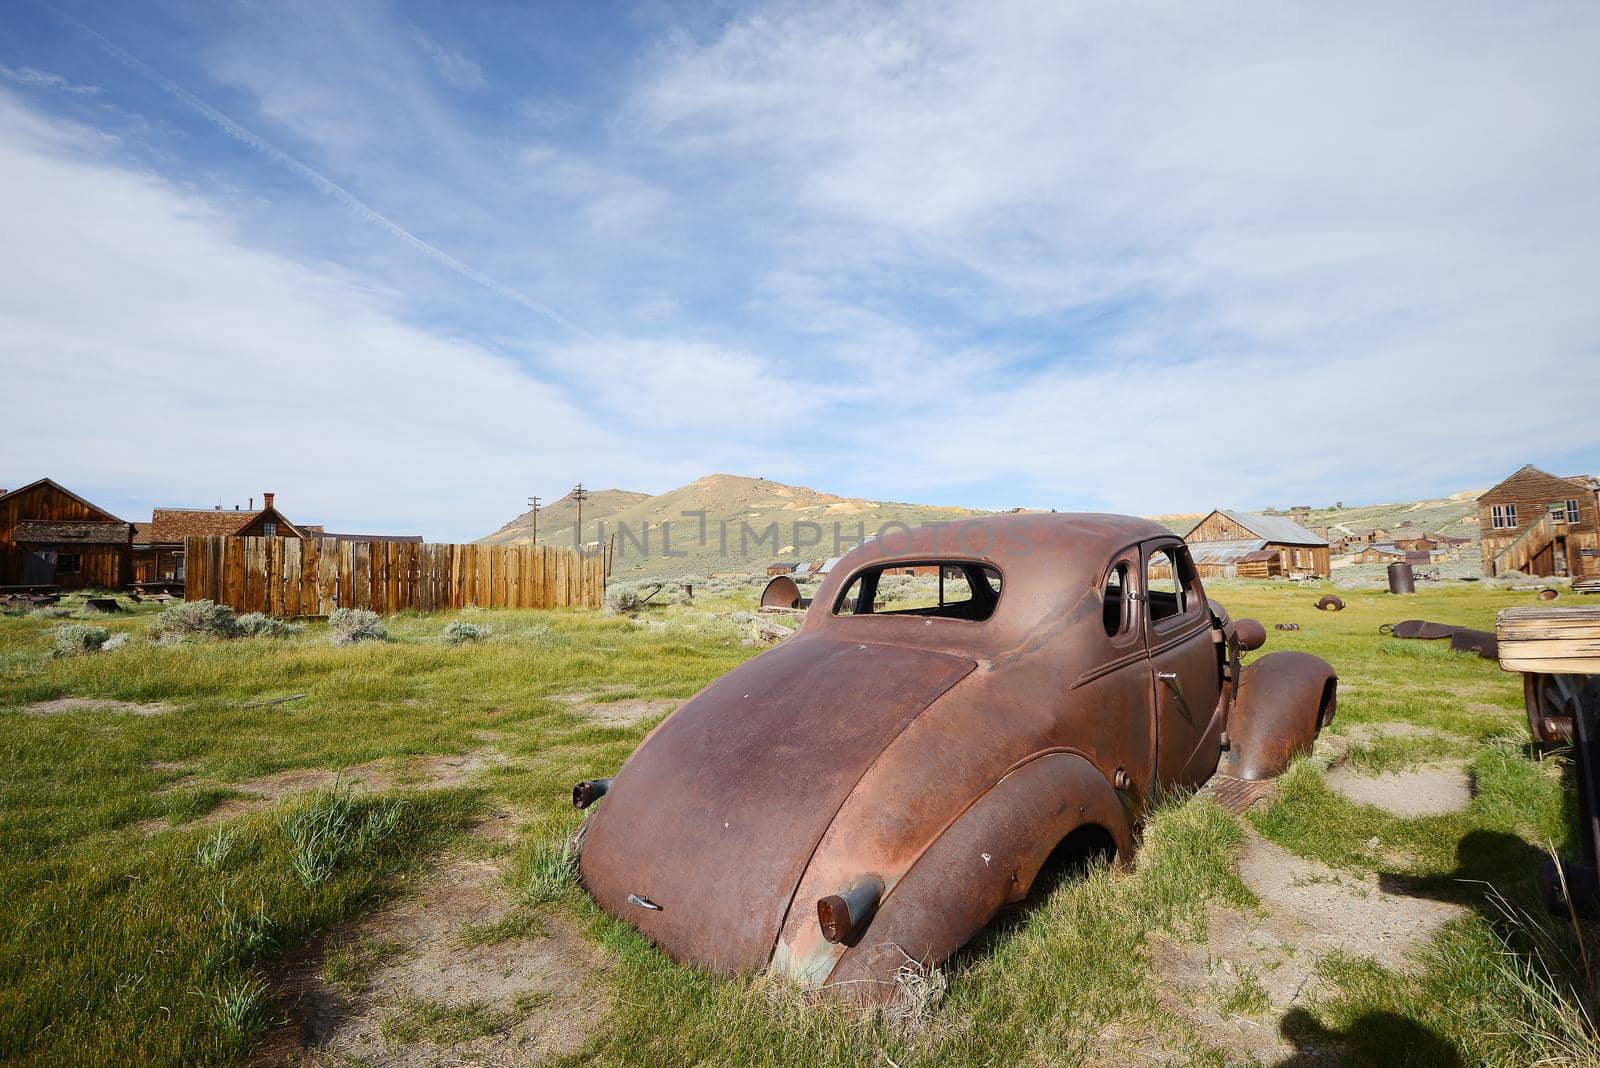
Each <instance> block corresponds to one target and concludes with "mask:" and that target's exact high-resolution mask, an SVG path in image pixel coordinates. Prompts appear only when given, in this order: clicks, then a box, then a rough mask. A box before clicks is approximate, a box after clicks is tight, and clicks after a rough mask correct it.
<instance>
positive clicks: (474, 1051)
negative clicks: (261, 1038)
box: [257, 813, 609, 1066]
mask: <svg viewBox="0 0 1600 1068" xmlns="http://www.w3.org/2000/svg"><path fill="white" fill-rule="evenodd" d="M509 820H510V817H509V815H508V814H506V813H500V814H498V816H497V817H495V818H491V819H490V820H488V821H485V824H483V825H480V827H479V828H478V829H477V830H476V831H475V833H476V834H478V835H479V836H480V837H483V838H486V839H488V840H490V841H496V840H504V837H505V835H506V833H507V830H508V824H509ZM501 864H502V861H499V860H488V859H481V858H460V859H457V860H454V861H451V862H448V863H446V864H444V865H442V866H440V867H439V868H437V869H435V870H433V871H431V872H429V873H427V874H426V875H425V876H423V877H422V878H421V879H420V880H418V882H417V883H416V885H415V886H413V887H412V888H411V889H410V891H409V892H408V893H407V894H406V896H405V897H404V898H403V899H401V900H400V901H397V902H396V903H394V904H393V905H390V906H388V907H386V908H384V909H381V910H380V911H378V912H377V913H375V914H373V915H371V916H369V917H367V918H366V919H364V920H362V921H360V922H359V923H356V924H353V925H351V926H349V927H348V928H345V929H343V930H341V931H339V932H337V933H336V934H335V935H334V936H333V937H332V938H330V939H329V940H328V941H327V942H325V943H324V944H323V945H322V946H319V947H316V948H315V949H313V950H311V951H309V952H307V953H305V954H302V955H300V956H299V957H298V958H292V959H290V960H288V961H286V962H285V964H284V967H283V970H282V973H281V974H280V975H279V976H277V981H276V984H275V985H276V987H277V990H278V1006H277V1007H278V1009H279V1011H280V1012H281V1014H282V1015H283V1016H284V1017H285V1018H286V1019H287V1022H286V1023H285V1024H284V1025H283V1026H281V1027H280V1028H278V1029H277V1030H276V1031H275V1032H273V1033H272V1034H271V1035H270V1036H269V1038H268V1039H267V1041H266V1042H265V1043H264V1045H263V1048H262V1051H261V1054H260V1056H259V1057H258V1058H257V1063H258V1064H264V1065H302V1064H318V1065H323V1064H328V1065H331V1064H348V1063H360V1064H382V1065H394V1066H412V1065H417V1066H421V1065H438V1064H449V1065H458V1064H473V1065H512V1064H530V1063H535V1062H538V1061H542V1060H544V1059H546V1058H551V1057H559V1056H563V1055H568V1054H572V1053H575V1052H577V1051H578V1050H580V1049H582V1048H583V1047H584V1045H585V1044H587V1042H588V1041H589V1039H590V1037H591V1036H592V1034H593V1033H594V1030H595V1028H596V1027H597V1026H598V1025H599V1024H600V1023H601V1021H603V1020H604V1019H605V1016H606V1013H607V1011H608V1007H609V1006H608V1002H607V998H606V993H605V991H604V988H603V986H602V984H601V982H600V981H599V979H598V977H597V974H596V970H597V969H598V968H599V967H600V965H601V959H600V955H599V953H598V951H597V950H596V949H595V948H594V947H592V946H591V945H590V944H589V943H588V942H586V941H585V939H584V938H583V936H582V935H581V934H580V933H579V931H578V930H577V928H576V927H575V926H574V925H573V924H572V922H571V921H570V920H568V919H567V918H565V917H563V916H560V915H552V914H548V913H546V914H541V915H539V916H538V917H537V923H535V924H534V925H533V929H531V930H530V931H528V932H527V933H524V934H520V935H516V936H513V937H510V938H507V939H506V940H504V941H501V942H497V943H494V944H492V945H475V946H473V945H467V944H465V943H464V942H463V940H462V931H463V929H464V928H465V927H466V926H467V925H481V924H489V923H494V922H496V921H499V920H502V919H504V918H505V917H506V916H507V915H508V914H509V913H511V911H512V909H513V908H514V898H513V895H512V893H511V891H510V890H508V889H507V887H506V886H505V885H504V883H503V882H502V879H501ZM356 939H369V940H375V941H380V942H386V943H391V944H392V945H393V946H395V947H398V948H396V949H394V950H393V951H392V952H391V954H390V955H389V956H388V957H387V958H386V959H385V961H384V963H382V964H380V965H379V966H378V967H376V968H375V970H373V971H372V972H371V973H370V974H369V975H368V976H366V981H365V983H364V985H363V986H362V988H361V989H360V990H356V991H348V990H340V989H337V988H335V987H333V986H332V985H330V984H329V983H328V982H327V981H326V980H325V978H324V976H323V971H324V968H323V961H324V959H325V957H324V953H325V951H326V950H327V949H329V948H330V947H336V946H338V945H340V944H342V943H344V942H349V941H353V940H356ZM418 1001H425V1002H429V1003H434V1004H440V1005H444V1006H451V1007H460V1006H476V1007H477V1009H478V1012H479V1015H480V1017H481V1018H484V1019H487V1020H488V1021H490V1023H489V1024H488V1026H487V1027H486V1028H485V1029H487V1030H489V1033H487V1034H480V1035H476V1036H475V1037H471V1038H468V1039H465V1040H464V1041H459V1042H452V1043H447V1044H445V1045H436V1044H435V1043H434V1042H433V1041H431V1040H430V1039H428V1038H427V1037H416V1038H412V1039H410V1040H401V1039H399V1038H396V1037H391V1036H392V1024H393V1022H394V1021H396V1020H403V1019H404V1018H405V1016H406V1013H407V1012H408V1008H407V1007H408V1006H409V1005H415V1004H416V1003H417V1002H418ZM386 1023H389V1024H391V1036H386V1035H385V1034H384V1030H385V1024H386Z"/></svg>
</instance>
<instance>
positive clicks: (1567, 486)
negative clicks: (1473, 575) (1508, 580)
mask: <svg viewBox="0 0 1600 1068" xmlns="http://www.w3.org/2000/svg"><path fill="white" fill-rule="evenodd" d="M1478 528H1479V530H1480V531H1481V532H1482V533H1481V536H1482V543H1483V544H1482V551H1483V573H1484V575H1486V576H1494V575H1500V574H1504V573H1505V572H1507V571H1520V572H1522V573H1523V574H1527V575H1544V576H1570V577H1572V578H1578V579H1582V578H1594V577H1600V481H1597V480H1596V479H1595V478H1594V477H1593V476H1591V475H1572V476H1569V477H1566V478H1561V477H1559V476H1556V475H1552V474H1550V473H1549V472H1548V471H1541V470H1539V469H1538V468H1537V467H1534V466H1533V465H1532V464H1528V465H1526V466H1524V467H1522V468H1521V469H1520V470H1518V471H1517V472H1516V473H1515V474H1513V475H1511V476H1510V477H1509V478H1507V479H1506V480H1505V481H1504V482H1501V483H1500V484H1499V485H1497V486H1495V487H1494V488H1493V489H1491V490H1489V491H1488V492H1487V493H1485V494H1484V495H1483V496H1481V497H1479V498H1478Z"/></svg>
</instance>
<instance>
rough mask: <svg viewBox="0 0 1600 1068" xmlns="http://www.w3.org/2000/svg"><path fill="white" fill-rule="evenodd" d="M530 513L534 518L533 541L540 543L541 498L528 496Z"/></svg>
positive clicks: (536, 543)
mask: <svg viewBox="0 0 1600 1068" xmlns="http://www.w3.org/2000/svg"><path fill="white" fill-rule="evenodd" d="M528 514H529V516H531V517H532V519H533V543H534V544H535V545H538V544H539V498H537V497H529V498H528Z"/></svg>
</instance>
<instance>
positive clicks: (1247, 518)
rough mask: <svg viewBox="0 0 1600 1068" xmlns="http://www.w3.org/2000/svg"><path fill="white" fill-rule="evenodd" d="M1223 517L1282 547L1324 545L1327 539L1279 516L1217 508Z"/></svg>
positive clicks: (1291, 520)
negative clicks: (1282, 545)
mask: <svg viewBox="0 0 1600 1068" xmlns="http://www.w3.org/2000/svg"><path fill="white" fill-rule="evenodd" d="M1218 511H1220V512H1221V513H1222V514H1223V515H1225V516H1227V517H1228V518H1229V519H1231V520H1233V521H1234V522H1235V523H1238V524H1239V525H1240V526H1241V527H1244V528H1245V529H1246V530H1248V531H1249V532H1250V533H1252V534H1254V535H1255V536H1256V537H1258V538H1265V539H1266V540H1267V541H1275V542H1279V543H1280V544H1284V545H1326V544H1328V539H1327V538H1319V537H1317V536H1316V535H1315V534H1313V533H1311V531H1309V530H1307V529H1306V528H1305V527H1303V526H1301V525H1300V524H1299V523H1296V522H1295V521H1294V520H1293V519H1289V518H1287V517H1285V516H1281V515H1257V514H1256V513H1254V512H1230V511H1228V510H1227V509H1225V508H1219V509H1218Z"/></svg>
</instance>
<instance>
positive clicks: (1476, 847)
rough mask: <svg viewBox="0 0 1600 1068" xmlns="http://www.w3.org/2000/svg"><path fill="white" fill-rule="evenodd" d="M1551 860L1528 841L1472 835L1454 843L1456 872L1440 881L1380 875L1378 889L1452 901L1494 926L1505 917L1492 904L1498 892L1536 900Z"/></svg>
mask: <svg viewBox="0 0 1600 1068" xmlns="http://www.w3.org/2000/svg"><path fill="white" fill-rule="evenodd" d="M1548 859H1549V857H1548V855H1547V854H1546V853H1545V851H1544V850H1542V849H1540V848H1539V847H1537V846H1535V845H1533V844H1531V843H1530V842H1528V841H1527V840H1526V839H1524V838H1521V837H1519V836H1517V835H1514V834H1509V833H1507V832H1505V831H1483V830H1478V831H1470V832H1468V833H1467V834H1465V835H1463V836H1462V838H1461V840H1460V841H1459V842H1457V843H1456V867H1455V870H1454V871H1450V872H1445V873H1444V874H1442V875H1403V874H1399V873H1395V872H1380V873H1379V874H1378V885H1379V886H1381V887H1382V888H1383V889H1384V890H1386V891H1388V892H1389V893H1391V894H1404V895H1406V896H1408V897H1422V898H1428V899H1430V900H1433V901H1450V902H1454V903H1455V904H1458V905H1465V906H1466V907H1468V908H1471V909H1475V910H1477V911H1478V913H1479V914H1480V915H1482V916H1483V918H1484V919H1485V920H1487V921H1489V923H1490V924H1491V926H1493V925H1495V924H1496V922H1497V921H1499V920H1502V919H1503V918H1504V913H1503V912H1502V911H1501V910H1500V908H1499V907H1498V906H1497V905H1495V904H1494V903H1493V901H1492V900H1491V898H1492V897H1493V896H1494V894H1495V893H1496V892H1497V893H1498V894H1500V895H1501V896H1504V897H1506V898H1509V899H1512V900H1517V899H1521V898H1524V897H1527V896H1528V895H1532V896H1531V897H1529V900H1533V899H1535V898H1536V897H1537V889H1536V887H1537V876H1538V872H1539V868H1540V865H1541V864H1543V862H1544V861H1545V860H1548Z"/></svg>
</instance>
